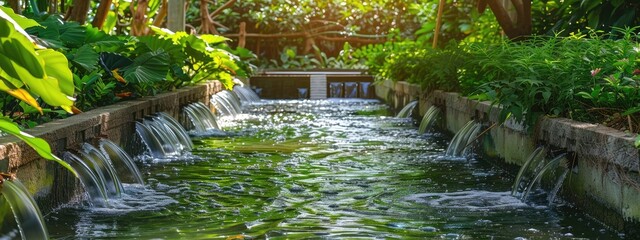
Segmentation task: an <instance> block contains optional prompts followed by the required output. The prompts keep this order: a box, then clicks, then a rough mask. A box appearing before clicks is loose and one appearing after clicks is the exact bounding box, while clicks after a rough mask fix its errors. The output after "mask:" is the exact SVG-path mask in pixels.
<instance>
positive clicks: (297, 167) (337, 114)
mask: <svg viewBox="0 0 640 240" xmlns="http://www.w3.org/2000/svg"><path fill="white" fill-rule="evenodd" d="M385 109H386V107H385V106H384V105H382V104H380V103H378V102H376V101H365V100H342V101H338V100H335V101H271V102H263V103H259V104H256V105H253V106H252V107H251V108H250V109H249V114H244V115H240V116H238V117H237V120H236V121H233V122H231V123H230V125H228V126H225V129H226V130H227V131H231V132H236V133H237V135H236V136H234V137H228V138H206V139H201V140H197V141H195V142H194V150H193V154H194V155H197V156H200V157H201V159H195V158H192V159H188V160H183V161H181V160H175V161H171V162H162V163H155V164H151V165H145V166H142V167H141V171H142V172H143V173H146V175H147V177H146V179H145V181H146V183H147V186H146V187H147V188H148V189H149V190H148V191H133V192H131V190H127V193H126V194H125V197H127V196H132V198H133V199H135V198H140V199H147V198H152V199H153V198H154V197H156V198H160V199H165V198H166V197H170V198H172V199H173V200H175V201H166V203H167V204H165V205H158V206H156V207H153V208H143V207H141V208H143V209H142V210H137V211H136V210H131V211H118V210H108V209H106V210H105V209H100V210H99V211H97V210H95V209H87V208H83V207H69V208H64V209H61V210H59V211H58V212H55V213H53V214H50V215H49V216H48V217H47V224H48V226H49V230H50V235H51V236H52V237H57V238H117V239H129V238H140V239H151V238H156V239H267V238H268V239H318V238H322V239H352V238H361V239H372V238H381V239H432V238H438V239H439V238H446V239H457V238H460V239H491V238H496V239H514V238H522V239H549V238H566V239H572V238H574V237H587V238H596V237H598V238H603V239H604V238H618V237H620V236H618V235H617V234H616V233H615V232H611V231H609V230H606V229H605V228H604V227H603V226H602V225H600V224H598V223H596V222H593V221H591V220H589V219H588V218H587V217H586V216H584V215H582V214H580V213H577V212H576V211H575V210H573V209H571V208H570V207H568V206H564V205H560V206H556V207H553V208H551V207H547V206H546V205H540V206H537V205H535V204H534V205H527V204H524V203H522V202H521V201H520V200H518V199H516V198H514V197H512V196H511V195H510V192H509V191H510V189H511V185H512V182H513V179H514V177H515V176H513V174H512V173H508V172H507V171H505V170H503V169H502V168H500V167H496V166H494V165H492V163H491V162H490V161H488V160H481V159H479V160H473V161H462V160H459V159H451V160H447V158H446V157H444V151H445V148H446V144H447V142H448V139H447V138H446V137H445V136H441V135H438V134H426V135H425V134H419V133H418V131H417V129H416V127H415V126H414V125H413V123H412V122H411V120H409V119H399V118H394V117H386V116H381V115H379V114H380V113H382V112H385ZM516 172H517V170H516ZM131 201H135V200H131ZM141 205H144V204H141Z"/></svg>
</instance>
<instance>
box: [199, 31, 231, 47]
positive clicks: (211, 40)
mask: <svg viewBox="0 0 640 240" xmlns="http://www.w3.org/2000/svg"><path fill="white" fill-rule="evenodd" d="M200 39H202V40H203V41H204V42H206V43H207V44H209V45H216V44H219V43H224V42H226V41H231V39H229V38H226V37H223V36H219V35H213V34H202V35H200Z"/></svg>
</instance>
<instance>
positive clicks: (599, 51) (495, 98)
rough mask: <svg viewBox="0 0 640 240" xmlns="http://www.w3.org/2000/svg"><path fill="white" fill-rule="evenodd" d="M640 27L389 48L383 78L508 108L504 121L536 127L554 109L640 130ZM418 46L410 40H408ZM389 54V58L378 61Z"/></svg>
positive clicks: (561, 113) (560, 113)
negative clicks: (435, 46)
mask: <svg viewBox="0 0 640 240" xmlns="http://www.w3.org/2000/svg"><path fill="white" fill-rule="evenodd" d="M635 30H636V29H616V32H615V33H613V35H622V36H624V37H623V38H622V39H619V40H615V39H613V38H612V37H611V36H612V35H609V34H601V33H597V32H592V33H590V35H589V36H586V35H573V36H571V37H566V38H561V37H533V38H531V39H528V40H525V41H519V42H509V41H504V42H502V43H500V44H487V43H480V42H467V43H464V44H459V45H455V44H451V45H448V46H447V47H445V48H444V49H430V48H414V49H412V48H406V49H400V50H395V51H393V52H392V53H386V52H384V53H381V54H380V55H378V56H383V58H382V59H384V63H383V64H382V67H380V66H381V64H380V63H379V62H373V64H370V63H371V62H367V63H368V65H369V64H370V65H369V66H370V67H371V68H372V69H379V70H378V71H377V72H376V74H377V76H378V78H379V79H395V80H405V81H408V82H412V83H417V84H420V85H422V86H423V88H424V89H426V90H433V89H442V90H447V91H450V90H454V91H460V92H462V93H463V94H466V95H468V96H471V97H472V98H474V99H478V100H489V101H492V102H493V103H494V104H499V105H502V106H503V110H502V112H501V119H502V120H506V119H508V118H514V119H515V120H516V121H521V122H524V123H526V124H527V125H532V124H533V123H535V121H536V120H537V118H538V116H541V115H550V116H561V117H568V118H571V119H576V120H580V121H588V122H597V123H603V124H605V125H607V126H611V127H615V128H618V129H621V130H630V131H638V129H639V128H640V124H639V123H640V88H639V87H640V66H639V64H638V63H639V62H640V60H639V59H638V57H637V56H638V54H639V52H640V45H639V44H638V39H637V36H636V35H634V34H633V32H634V31H635ZM407 45H410V44H407ZM378 60H381V59H378Z"/></svg>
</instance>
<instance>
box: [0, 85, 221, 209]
mask: <svg viewBox="0 0 640 240" xmlns="http://www.w3.org/2000/svg"><path fill="white" fill-rule="evenodd" d="M221 90H222V84H221V83H220V82H218V81H211V82H208V83H205V84H201V85H197V86H192V87H186V88H182V89H179V90H176V91H174V92H168V93H162V94H158V95H156V96H153V97H144V98H140V99H136V100H130V101H123V102H119V103H116V104H113V105H109V106H106V107H101V108H97V109H94V110H91V111H87V112H84V113H80V114H77V115H74V116H71V117H69V118H66V119H63V120H56V121H52V122H48V123H45V124H42V125H39V126H37V127H35V128H33V129H29V130H26V131H25V132H27V133H29V134H31V135H33V136H36V137H39V138H43V139H45V140H46V141H47V142H48V143H49V144H50V145H51V149H52V151H53V152H54V153H55V154H56V155H57V156H60V157H61V156H62V153H63V152H64V151H66V150H69V149H78V147H79V145H80V144H82V143H83V142H89V143H95V141H96V140H97V139H99V138H107V139H109V140H111V141H113V142H115V143H117V144H120V145H121V146H122V145H128V144H131V141H132V140H133V138H134V136H135V135H136V133H135V121H136V120H140V119H142V118H143V117H144V116H146V115H149V114H152V113H156V112H166V113H168V114H170V115H172V116H173V117H176V118H179V117H181V114H180V113H181V110H182V107H183V106H185V105H186V104H189V103H192V102H196V101H200V102H202V103H205V104H207V105H208V106H209V105H210V101H209V100H210V97H211V95H213V94H214V93H217V92H219V91H221ZM139 148H140V147H139V146H138V149H139ZM0 172H6V173H11V174H15V175H16V177H17V178H18V179H19V180H20V181H21V182H22V183H23V184H24V185H25V186H26V187H27V189H28V190H29V191H30V192H31V193H32V194H33V195H34V198H35V199H36V201H37V202H38V205H39V206H40V208H41V210H42V211H43V212H45V213H46V212H48V211H50V210H51V209H54V208H56V207H58V206H60V205H61V204H65V203H68V202H69V201H73V200H74V199H76V198H77V197H78V196H79V194H78V193H79V191H80V188H79V182H78V180H77V179H76V178H75V177H74V176H73V175H71V174H70V173H69V172H68V171H67V170H66V169H64V168H62V167H61V166H59V165H58V164H57V163H55V162H52V161H47V160H44V159H42V158H41V157H40V156H38V155H37V153H36V152H35V151H34V150H33V149H32V148H31V147H29V146H28V145H27V144H25V143H24V142H22V141H19V140H18V139H17V138H15V137H13V136H5V137H0Z"/></svg>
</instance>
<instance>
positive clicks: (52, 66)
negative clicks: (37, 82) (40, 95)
mask: <svg viewBox="0 0 640 240" xmlns="http://www.w3.org/2000/svg"><path fill="white" fill-rule="evenodd" d="M37 53H38V55H39V56H40V57H42V59H43V60H44V68H45V71H46V73H47V76H48V77H49V78H55V79H57V82H58V86H59V89H60V90H61V91H62V93H63V94H66V95H67V96H73V91H74V89H75V86H74V85H73V74H72V73H71V70H69V63H68V62H67V57H65V56H64V54H62V53H59V52H56V51H54V50H51V49H45V50H39V51H38V52H37ZM49 91H51V90H49ZM45 101H46V99H45ZM70 105H73V104H70ZM70 105H69V106H70ZM54 106H57V105H54Z"/></svg>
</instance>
